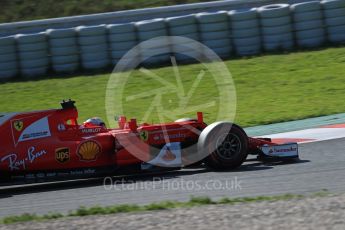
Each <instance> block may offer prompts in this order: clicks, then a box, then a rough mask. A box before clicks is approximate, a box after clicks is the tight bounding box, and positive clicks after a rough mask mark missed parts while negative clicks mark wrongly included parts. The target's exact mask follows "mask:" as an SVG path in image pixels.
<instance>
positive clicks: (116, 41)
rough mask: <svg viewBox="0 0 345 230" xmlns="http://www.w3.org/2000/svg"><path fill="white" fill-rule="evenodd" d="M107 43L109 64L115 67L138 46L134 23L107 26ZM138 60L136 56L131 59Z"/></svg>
mask: <svg viewBox="0 0 345 230" xmlns="http://www.w3.org/2000/svg"><path fill="white" fill-rule="evenodd" d="M107 32H108V42H109V48H110V57H111V63H112V65H113V66H115V65H116V64H117V63H118V62H119V60H120V59H121V58H122V57H123V56H124V55H125V54H126V53H127V52H128V51H129V50H131V49H132V48H133V47H135V46H136V45H137V44H138V38H137V34H136V27H135V24H134V23H125V24H110V25H107ZM133 58H135V59H136V58H138V57H137V56H135V57H131V59H133Z"/></svg>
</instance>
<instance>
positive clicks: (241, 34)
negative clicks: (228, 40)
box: [229, 8, 261, 56]
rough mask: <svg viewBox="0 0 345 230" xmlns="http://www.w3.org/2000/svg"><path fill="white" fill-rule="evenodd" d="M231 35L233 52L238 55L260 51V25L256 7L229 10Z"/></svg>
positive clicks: (254, 53)
mask: <svg viewBox="0 0 345 230" xmlns="http://www.w3.org/2000/svg"><path fill="white" fill-rule="evenodd" d="M229 18H230V22H231V28H232V31H231V35H232V42H233V44H234V48H235V52H236V54H237V55H239V56H250V55H256V54H259V53H260V52H261V38H260V26H259V19H258V16H257V9H256V8H252V9H249V10H232V11H230V12H229Z"/></svg>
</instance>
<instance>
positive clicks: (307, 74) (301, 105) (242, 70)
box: [0, 47, 345, 127]
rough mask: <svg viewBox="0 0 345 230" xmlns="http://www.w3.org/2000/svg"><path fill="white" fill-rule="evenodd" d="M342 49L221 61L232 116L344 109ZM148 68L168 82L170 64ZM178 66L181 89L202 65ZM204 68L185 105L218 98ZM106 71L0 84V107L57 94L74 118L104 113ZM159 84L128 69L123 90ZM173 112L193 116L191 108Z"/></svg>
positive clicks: (299, 115) (37, 102) (135, 109)
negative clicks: (72, 107)
mask: <svg viewBox="0 0 345 230" xmlns="http://www.w3.org/2000/svg"><path fill="white" fill-rule="evenodd" d="M344 54H345V48H344V47H340V48H327V49H323V50H318V51H306V52H295V53H289V54H279V55H265V56H260V57H253V58H248V59H247V58H245V59H237V60H229V61H226V62H225V64H226V66H227V67H228V68H229V70H230V71H231V73H232V76H233V79H234V83H235V87H236V91H237V116H236V119H235V121H236V122H237V123H239V124H240V125H242V126H244V127H248V126H254V125H261V124H269V123H276V122H282V121H289V120H297V119H303V118H309V117H317V116H322V115H329V114H335V113H341V112H345V101H344V100H343V95H344V93H345V84H344V83H343V82H344V73H345V55H344ZM151 70H152V71H153V73H155V74H157V75H159V76H161V77H162V78H163V79H164V80H166V81H169V82H171V83H173V84H174V82H175V78H174V72H173V70H172V68H171V67H164V68H155V69H151ZM179 70H180V75H181V77H182V81H183V84H184V87H185V89H189V88H190V87H191V85H192V84H193V82H194V80H195V78H196V76H197V74H198V73H199V72H200V71H201V70H205V68H204V66H203V65H201V64H193V65H184V66H180V68H179ZM205 71H206V72H205V77H204V79H203V80H202V81H201V82H200V85H199V87H198V88H197V90H196V93H195V94H194V96H193V97H192V98H191V101H190V103H189V104H188V106H189V105H190V106H193V105H198V104H200V103H204V102H205V101H206V102H207V101H209V100H215V101H217V100H219V96H218V92H217V90H216V87H217V85H216V83H215V82H214V80H213V78H212V77H211V76H210V73H209V72H208V71H207V70H205ZM109 76H110V74H98V75H97V74H96V75H88V76H77V77H58V76H55V78H50V79H39V80H36V81H21V82H10V83H4V84H0V111H3V112H11V111H31V110H37V109H47V108H57V107H59V105H58V102H59V101H60V100H61V99H63V98H73V99H74V100H76V101H77V106H78V108H79V114H80V120H85V119H86V118H88V117H92V116H100V117H103V118H105V106H104V105H105V89H106V84H107V81H108V78H109ZM175 83H176V82H175ZM159 87H161V83H159V82H157V81H154V80H152V79H151V78H150V77H148V76H146V75H145V74H143V73H141V72H140V71H139V70H136V71H134V72H133V73H132V74H131V77H130V80H129V82H128V84H127V85H126V88H125V91H124V92H125V93H124V94H125V96H129V95H135V94H137V93H141V92H149V91H150V90H153V89H156V88H159ZM177 101H178V100H177V96H176V95H173V94H166V95H165V96H164V98H163V103H162V104H163V106H164V107H165V108H164V109H166V110H168V111H169V110H172V111H173V110H174V108H175V107H176V106H177V105H178V103H177ZM151 102H152V97H146V98H141V99H136V100H134V101H131V102H126V101H123V102H122V103H123V104H125V106H124V111H125V115H127V116H128V117H137V118H143V117H144V114H145V112H146V111H147V109H148V108H149V106H150V104H151ZM116 103H120V102H116ZM219 106H222V105H219V104H217V105H215V106H214V107H213V108H208V109H206V110H204V112H205V119H206V121H207V122H213V121H214V120H215V119H216V114H217V111H218V108H219ZM178 116H180V117H195V112H186V113H185V114H183V115H178ZM178 116H177V115H176V117H178ZM146 121H147V122H157V121H158V117H157V114H152V115H151V116H150V117H148V119H146ZM165 121H169V119H166V120H165Z"/></svg>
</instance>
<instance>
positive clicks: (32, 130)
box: [11, 117, 51, 145]
mask: <svg viewBox="0 0 345 230" xmlns="http://www.w3.org/2000/svg"><path fill="white" fill-rule="evenodd" d="M11 124H12V127H13V129H14V130H15V131H14V132H13V138H14V143H15V145H16V144H17V143H18V142H23V141H28V140H35V139H40V138H44V137H50V136H51V133H50V129H49V123H48V117H44V118H41V119H39V120H36V121H34V122H33V123H31V124H30V125H27V124H26V125H25V126H27V127H25V128H24V122H23V121H20V120H15V121H13V122H12V123H11Z"/></svg>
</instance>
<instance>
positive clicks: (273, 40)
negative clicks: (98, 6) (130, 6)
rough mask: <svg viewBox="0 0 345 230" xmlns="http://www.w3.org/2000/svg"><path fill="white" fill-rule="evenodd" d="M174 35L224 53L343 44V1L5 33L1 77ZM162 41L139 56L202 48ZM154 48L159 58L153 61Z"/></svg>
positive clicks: (101, 60) (105, 58) (101, 56)
mask: <svg viewBox="0 0 345 230" xmlns="http://www.w3.org/2000/svg"><path fill="white" fill-rule="evenodd" d="M320 6H321V7H320ZM324 31H325V32H326V33H324ZM168 35H170V36H185V37H188V38H192V39H194V40H197V41H200V42H202V43H204V44H205V45H207V46H208V47H209V48H211V49H212V50H214V51H215V52H216V53H217V54H218V55H220V56H221V57H224V58H225V57H229V56H230V55H231V54H237V55H239V56H246V55H254V54H258V53H260V52H261V50H265V51H276V50H290V49H292V48H293V47H294V45H297V46H299V47H316V46H319V45H322V44H323V43H324V42H332V43H344V42H345V0H324V1H322V2H321V3H319V2H318V1H312V2H310V3H297V4H293V5H287V4H274V5H268V6H263V7H259V8H256V9H243V10H233V11H230V12H229V11H218V12H212V13H210V12H208V13H205V12H204V13H198V14H192V15H184V16H176V17H169V18H165V19H164V18H158V19H150V20H144V21H139V22H133V23H121V24H109V25H105V24H102V25H96V26H95V25H94V26H78V27H76V28H69V29H50V30H47V31H44V32H40V33H34V34H25V35H24V34H19V35H16V36H15V37H4V38H0V78H10V77H14V76H15V75H17V74H21V75H22V76H24V77H36V76H40V75H44V74H46V73H47V71H48V70H50V69H51V70H53V71H55V72H57V73H64V72H69V73H70V72H75V71H77V70H79V69H80V68H82V69H87V70H89V69H103V68H105V67H110V65H111V64H113V65H114V64H116V63H117V62H118V61H119V59H120V58H121V57H122V56H123V54H125V53H126V52H127V51H128V50H129V49H131V48H132V47H134V46H135V45H137V44H139V43H140V42H143V41H147V40H149V39H150V38H155V37H162V36H168ZM326 35H327V36H326ZM159 42H160V43H159V44H157V43H156V44H154V43H152V44H146V45H147V47H143V46H142V47H140V48H141V50H142V52H141V53H140V55H137V56H136V57H137V58H140V60H141V61H145V63H146V64H162V63H164V62H168V61H170V55H171V54H175V56H176V60H177V61H179V62H187V61H189V62H190V61H192V60H193V58H190V57H186V56H183V55H179V54H176V53H178V52H180V51H186V50H187V51H188V49H189V51H188V52H191V54H192V52H194V53H193V54H196V55H199V54H200V52H198V50H199V51H200V49H198V47H188V44H187V46H181V45H177V46H176V45H173V46H171V47H170V45H168V41H167V40H166V41H164V40H160V41H159ZM148 47H149V48H148ZM186 47H187V49H186ZM155 53H160V54H161V55H158V56H157V55H156V56H155V57H153V58H149V59H147V58H148V57H149V56H151V54H155ZM192 56H195V55H192ZM18 70H19V71H18Z"/></svg>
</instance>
